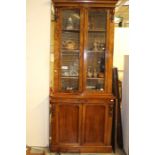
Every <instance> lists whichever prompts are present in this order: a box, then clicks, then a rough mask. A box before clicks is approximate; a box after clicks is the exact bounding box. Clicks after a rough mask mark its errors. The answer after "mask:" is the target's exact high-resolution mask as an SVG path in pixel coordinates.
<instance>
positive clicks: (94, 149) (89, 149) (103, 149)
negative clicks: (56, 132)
mask: <svg viewBox="0 0 155 155" xmlns="http://www.w3.org/2000/svg"><path fill="white" fill-rule="evenodd" d="M50 150H51V152H63V153H112V147H111V146H80V147H78V146H72V147H71V146H56V145H55V146H51V148H50Z"/></svg>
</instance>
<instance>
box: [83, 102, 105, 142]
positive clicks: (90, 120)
mask: <svg viewBox="0 0 155 155" xmlns="http://www.w3.org/2000/svg"><path fill="white" fill-rule="evenodd" d="M105 130H106V106H105V105H101V104H84V105H83V136H82V139H83V145H104V144H105V138H106V137H105V136H106V135H105V134H106V132H105Z"/></svg>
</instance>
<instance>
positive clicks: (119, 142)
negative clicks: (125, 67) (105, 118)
mask: <svg viewBox="0 0 155 155" xmlns="http://www.w3.org/2000/svg"><path fill="white" fill-rule="evenodd" d="M121 87H122V84H121V81H119V80H118V70H117V68H113V94H114V96H115V97H116V98H117V100H115V103H114V112H113V124H112V146H113V150H114V152H116V150H117V149H118V148H119V149H123V133H122V119H121V100H122V89H121Z"/></svg>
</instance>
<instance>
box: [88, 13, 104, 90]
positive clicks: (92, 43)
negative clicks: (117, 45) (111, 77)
mask: <svg viewBox="0 0 155 155" xmlns="http://www.w3.org/2000/svg"><path fill="white" fill-rule="evenodd" d="M105 48H106V12H105V11H104V10H103V11H95V10H91V11H89V12H88V42H87V53H86V55H87V86H86V89H88V90H96V91H104V85H105Z"/></svg>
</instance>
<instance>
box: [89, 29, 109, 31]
mask: <svg viewBox="0 0 155 155" xmlns="http://www.w3.org/2000/svg"><path fill="white" fill-rule="evenodd" d="M88 32H106V30H99V29H98V30H97V29H94V30H88Z"/></svg>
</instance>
